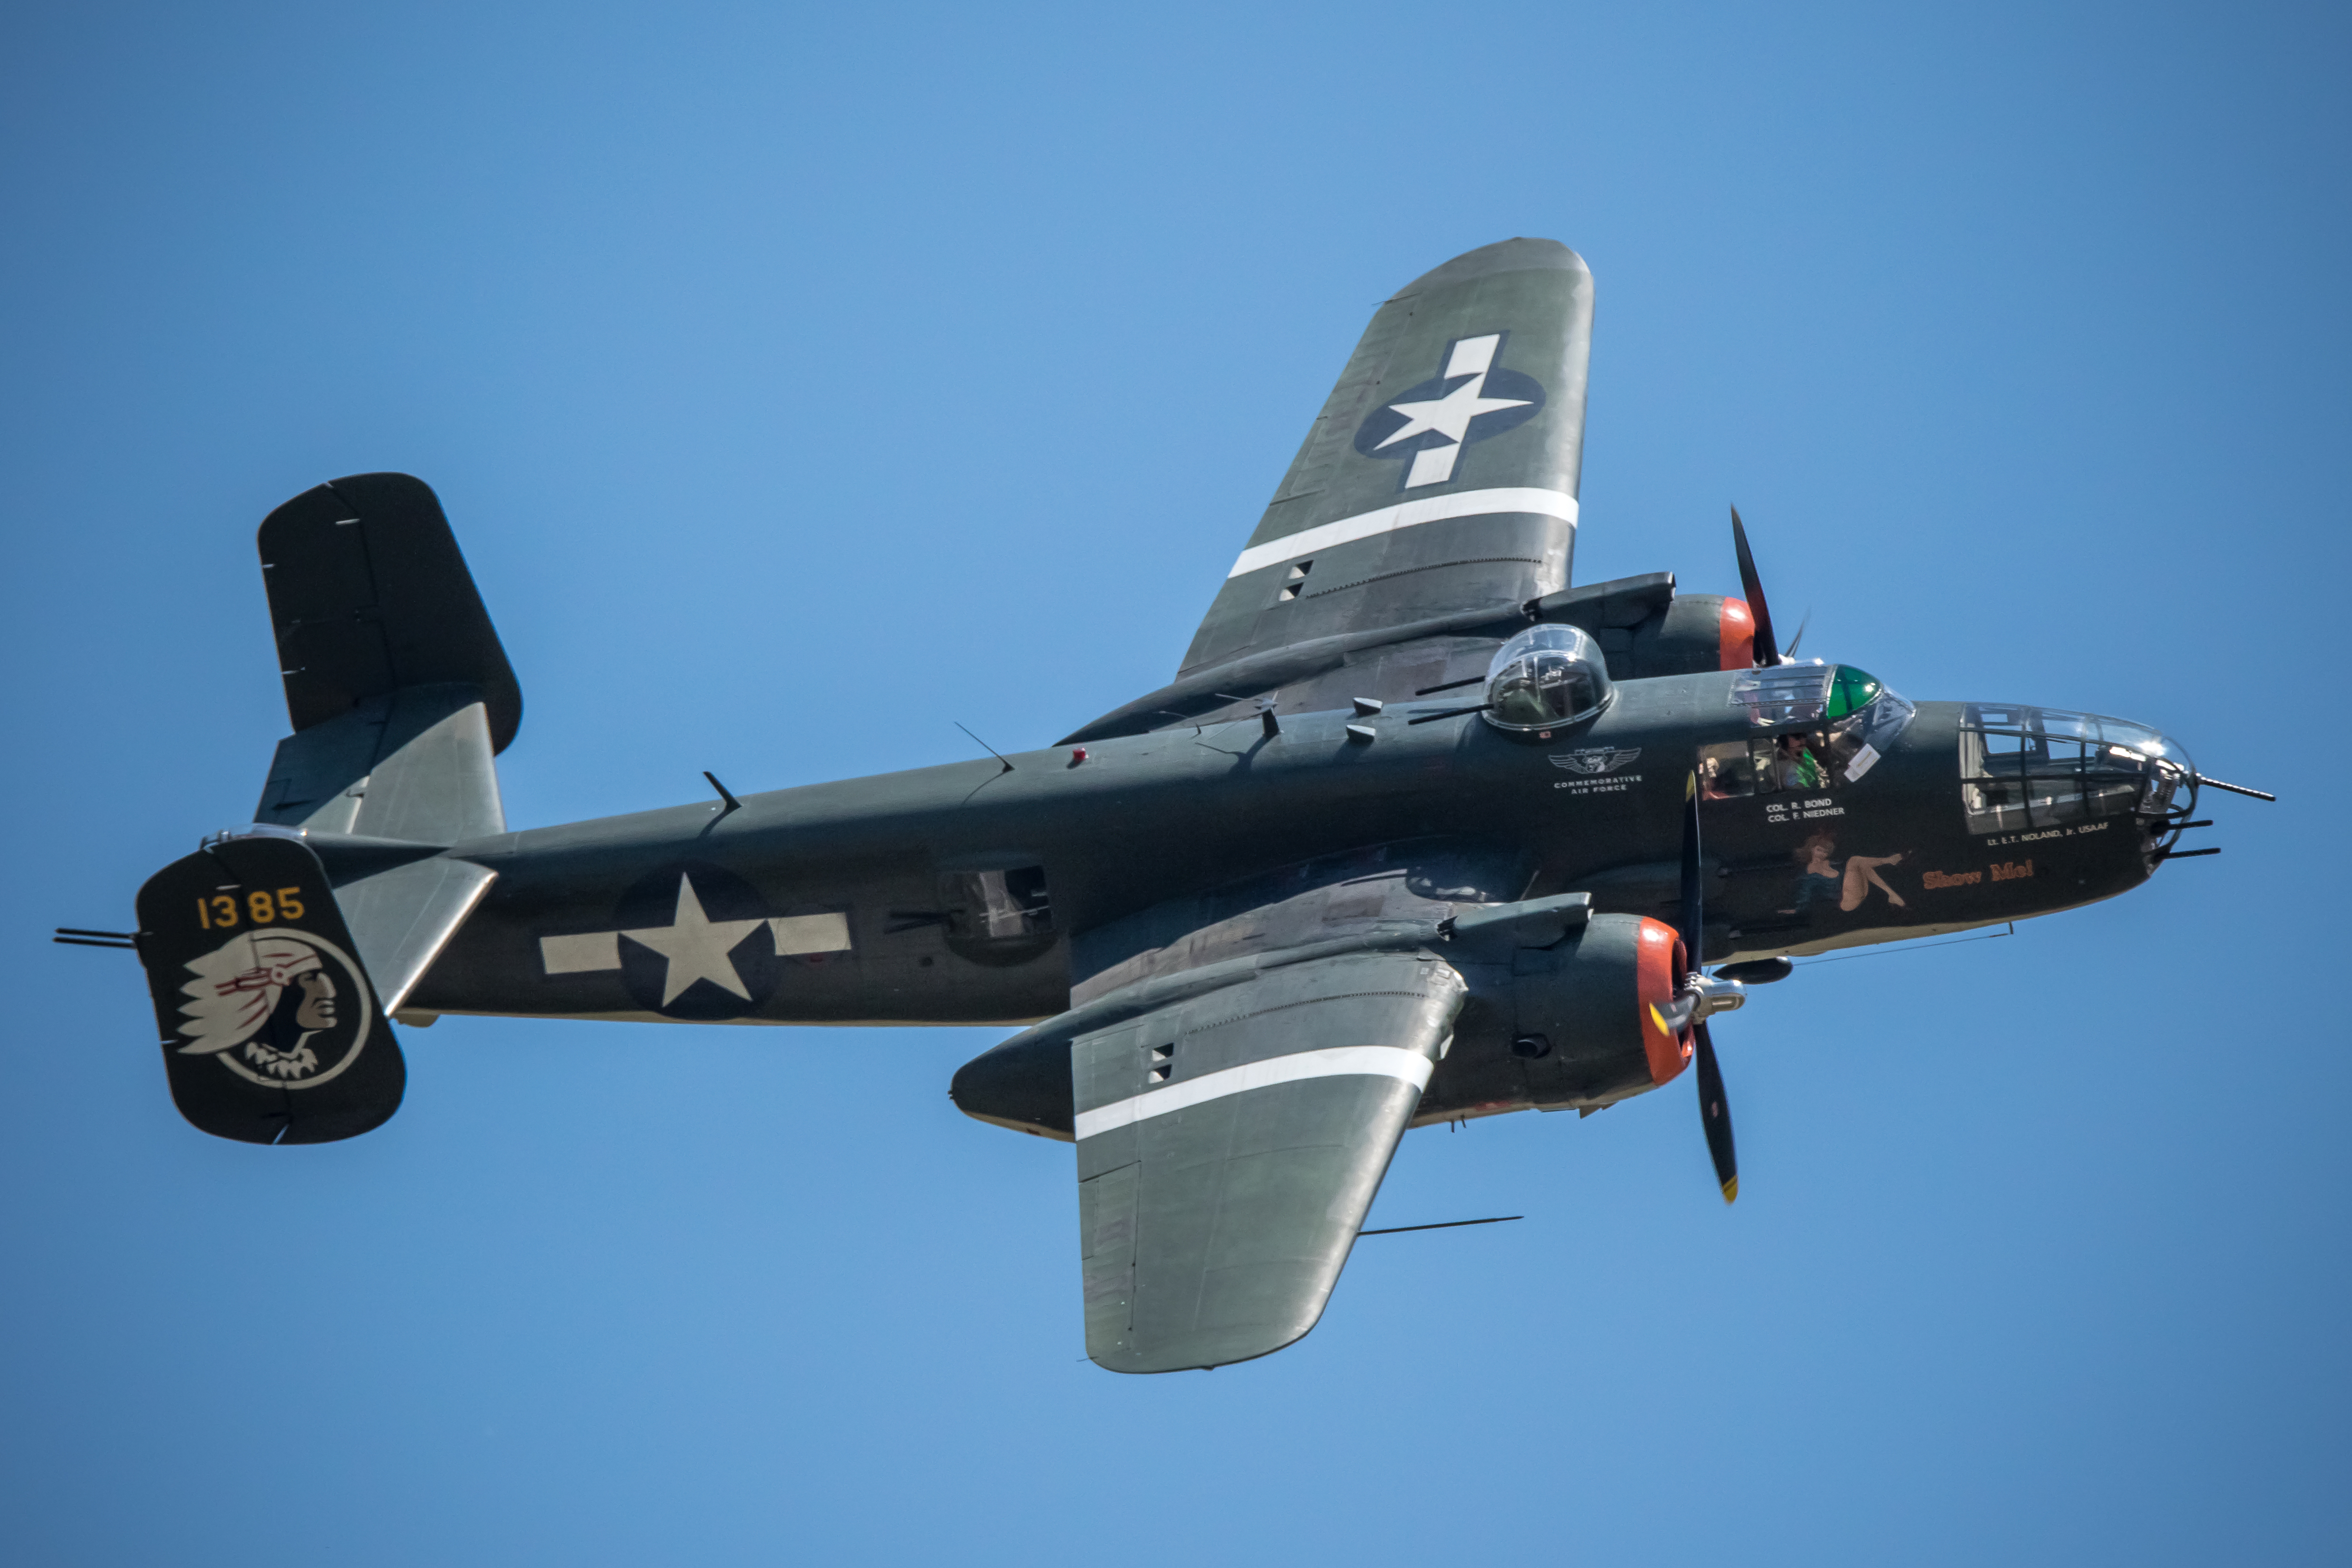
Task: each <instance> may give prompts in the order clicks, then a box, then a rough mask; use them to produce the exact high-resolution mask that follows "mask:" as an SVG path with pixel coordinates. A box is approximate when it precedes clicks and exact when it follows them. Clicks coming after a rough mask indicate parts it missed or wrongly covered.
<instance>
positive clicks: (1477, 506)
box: [1225, 489, 1576, 578]
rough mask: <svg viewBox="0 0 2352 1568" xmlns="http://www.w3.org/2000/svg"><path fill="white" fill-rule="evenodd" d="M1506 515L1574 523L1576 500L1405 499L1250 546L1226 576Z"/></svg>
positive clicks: (1541, 495)
mask: <svg viewBox="0 0 2352 1568" xmlns="http://www.w3.org/2000/svg"><path fill="white" fill-rule="evenodd" d="M1507 511H1531V512H1535V513H1537V514H1538V516H1542V517H1556V518H1559V519H1560V520H1561V521H1565V522H1570V523H1573V522H1574V521H1576V498H1575V497H1574V496H1572V495H1570V494H1569V493H1568V492H1567V491H1566V490H1537V489H1497V490H1458V491H1456V492H1455V493H1454V494H1453V495H1450V496H1432V497H1430V498H1429V499H1428V500H1409V501H1406V502H1404V503H1403V504H1402V505H1401V506H1384V507H1382V508H1381V510H1378V511H1360V512H1358V513H1357V514H1356V515H1355V516H1353V517H1343V518H1341V519H1339V521H1337V522H1326V523H1318V525H1317V526H1315V527H1313V528H1306V529H1301V530H1299V531H1297V533H1287V534H1285V535H1283V536H1282V537H1281V538H1280V539H1269V540H1267V541H1266V542H1265V543H1264V544H1253V545H1251V546H1250V547H1249V548H1248V549H1247V550H1244V551H1243V552H1242V553H1241V559H1240V560H1238V561H1235V562H1234V569H1233V570H1232V571H1230V572H1228V573H1226V574H1225V575H1226V577H1228V578H1234V577H1239V576H1241V575H1243V574H1245V573H1250V572H1262V571H1264V570H1265V568H1266V567H1268V566H1278V565H1280V564H1281V563H1284V562H1285V561H1295V560H1297V558H1298V557H1299V556H1301V555H1313V554H1315V553H1316V552H1318V551H1324V550H1328V549H1330V548H1332V547H1333V546H1334V545H1339V544H1347V543H1350V542H1353V541H1355V540H1359V539H1370V537H1372V535H1374V534H1376V533H1393V532H1394V531H1397V530H1398V529H1400V528H1413V527H1417V526H1418V525H1420V524H1422V523H1424V522H1444V521H1446V520H1447V519H1449V518H1456V517H1486V516H1488V515H1490V514H1492V513H1496V512H1507Z"/></svg>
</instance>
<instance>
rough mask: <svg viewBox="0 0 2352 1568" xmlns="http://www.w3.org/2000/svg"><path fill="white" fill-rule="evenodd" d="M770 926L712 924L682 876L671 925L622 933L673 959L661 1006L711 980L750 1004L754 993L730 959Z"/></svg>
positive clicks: (691, 883)
mask: <svg viewBox="0 0 2352 1568" xmlns="http://www.w3.org/2000/svg"><path fill="white" fill-rule="evenodd" d="M767 923H768V922H767V921H763V920H753V921H714V920H712V919H710V918H709V916H708V915H705V914H704V913H703V912H702V900H700V899H698V898H697V897H695V894H694V879H692V878H690V877H687V876H683V875H681V876H680V877H679V878H678V879H677V919H676V921H674V922H673V923H671V924H669V925H666V926H650V927H647V928H646V930H644V931H623V932H622V933H621V934H622V935H623V936H625V937H627V938H628V939H629V940H630V941H631V942H641V943H643V944H644V945H645V946H646V947H649V948H652V949H653V950H654V951H655V952H658V953H660V954H661V955H662V956H663V957H664V958H666V959H667V960H669V973H668V974H667V976H666V977H664V979H663V981H662V999H661V1005H663V1006H665V1007H667V1006H668V1005H670V1004H671V1003H673V1002H675V1001H677V999H678V997H679V996H681V995H683V994H685V992H686V989H687V987H688V986H689V985H692V984H694V983H695V982H696V981H698V980H708V981H709V982H710V983H711V984H713V985H716V986H718V987H719V989H720V990H722V991H725V992H728V993H730V994H733V995H737V996H740V997H741V998H742V999H743V1000H744V1001H746V1002H749V1001H750V1000H751V993H750V992H749V991H747V990H745V989H744V988H743V977H742V976H741V975H740V974H739V973H736V972H735V963H734V961H733V960H732V959H730V958H729V957H728V956H727V955H728V954H729V953H730V952H734V951H735V946H736V944H737V943H738V942H741V941H742V940H743V939H744V938H745V937H747V936H749V935H751V932H752V931H755V930H757V929H758V928H759V927H761V926H763V925H766V924H767Z"/></svg>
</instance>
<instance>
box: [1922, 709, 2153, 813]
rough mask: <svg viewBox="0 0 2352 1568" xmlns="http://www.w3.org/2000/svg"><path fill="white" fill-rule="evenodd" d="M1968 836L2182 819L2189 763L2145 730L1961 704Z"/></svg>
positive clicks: (2058, 713)
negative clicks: (2121, 820) (2130, 819)
mask: <svg viewBox="0 0 2352 1568" xmlns="http://www.w3.org/2000/svg"><path fill="white" fill-rule="evenodd" d="M1959 760H1960V794H1961V799H1962V803H1963V805H1964V806H1965V808H1966V810H1967V815H1968V821H1969V831H1971V832H1973V833H1978V834H2006V833H2014V832H2024V831H2037V830H2041V829H2045V828H2054V827H2063V826H2068V825H2071V824H2076V823H2084V822H2090V821H2094V820H2097V819H2100V818H2106V817H2127V816H2138V817H2140V818H2143V819H2145V820H2147V822H2149V823H2151V824H2168V823H2177V822H2178V821H2179V820H2180V819H2183V818H2185V817H2187V816H2189V809H2190V807H2191V805H2193V803H2194V802H2195V799H2196V795H2197V784H2198V782H2199V781H2198V775H2197V768H2196V764H2195V763H2192V762H2190V761H2189V753H2188V752H2187V751H2186V750H2185V749H2184V748H2183V747H2182V746H2181V745H2180V744H2179V742H2177V741H2174V740H2172V739H2170V738H2169V737H2168V736H2166V735H2164V734H2162V733H2161V732H2159V731H2156V730H2153V729H2150V728H2149V727H2148V726H2147V725H2146V724H2136V723H2134V722H2132V721H2130V720H2127V719H2111V718H2108V717H2106V716H2105V715H2104V714H2098V713H2079V712H2073V711H2070V710H2064V709H2058V708H2033V707H2027V706H2025V705H2023V704H2021V703H2006V702H1971V703H1969V704H1968V705H1967V706H1966V708H1965V709H1964V710H1962V714H1961V719H1960V759H1959Z"/></svg>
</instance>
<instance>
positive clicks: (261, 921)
mask: <svg viewBox="0 0 2352 1568" xmlns="http://www.w3.org/2000/svg"><path fill="white" fill-rule="evenodd" d="M242 918H243V919H244V920H249V921H252V922H253V923H254V924H255V925H257V926H266V925H275V924H277V923H278V921H299V920H300V919H301V918H302V889H299V888H280V889H278V890H277V891H276V892H275V893H273V892H271V891H270V890H269V889H267V888H257V889H254V890H253V891H252V892H250V893H247V894H246V895H245V907H244V910H243V911H242ZM239 921H240V911H239V910H238V908H237V901H236V900H235V899H234V898H231V897H230V896H229V895H228V894H226V893H215V894H213V895H212V896H211V897H210V898H206V899H198V900H196V924H197V925H199V926H201V927H202V928H204V929H205V931H235V930H236V927H237V925H238V923H239Z"/></svg>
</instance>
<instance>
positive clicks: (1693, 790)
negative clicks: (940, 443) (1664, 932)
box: [1651, 507, 1805, 1203]
mask: <svg viewBox="0 0 2352 1568" xmlns="http://www.w3.org/2000/svg"><path fill="white" fill-rule="evenodd" d="M1731 543H1732V547H1733V548H1734V549H1735V550H1736V551H1738V555H1739V585H1740V589H1741V591H1742V592H1743V593H1745V594H1746V595H1747V596H1748V613H1749V614H1750V615H1751V616H1754V617H1755V622H1756V664H1757V667H1758V668H1764V667H1766V666H1769V665H1776V664H1779V663H1780V644H1779V642H1778V641H1777V640H1776V639H1775V638H1774V637H1773V636H1772V612H1771V609H1770V607H1769V605H1766V604H1765V602H1764V581H1763V579H1762V578H1760V577H1759V576H1758V575H1757V574H1756V556H1755V553H1754V552H1752V551H1750V550H1749V549H1748V527H1747V525H1746V524H1745V523H1743V522H1741V521H1739V509H1738V507H1733V508H1732V509H1731ZM1797 635H1798V636H1799V637H1803V636H1804V635H1805V634H1804V629H1803V628H1802V627H1799V628H1798V631H1797ZM1682 873H1683V874H1682V911H1681V913H1682V919H1681V921H1680V922H1679V924H1680V926H1681V932H1682V939H1683V952H1685V955H1686V956H1687V961H1688V963H1689V964H1690V973H1687V974H1685V976H1684V977H1683V981H1682V984H1681V985H1680V987H1679V988H1677V989H1676V990H1675V996H1674V1000H1673V1001H1671V1002H1669V1003H1667V1004H1666V1005H1664V1006H1663V1007H1653V1008H1652V1009H1651V1012H1652V1015H1653V1016H1654V1020H1655V1022H1656V1023H1657V1025H1658V1026H1659V1027H1660V1028H1662V1029H1664V1031H1665V1032H1666V1033H1667V1034H1669V1035H1675V1036H1679V1035H1681V1033H1682V1032H1683V1031H1684V1030H1685V1029H1688V1030H1689V1031H1690V1032H1691V1045H1692V1054H1693V1057H1694V1061H1693V1064H1692V1065H1693V1066H1694V1067H1695V1068H1696V1069H1697V1070H1696V1073H1695V1074H1694V1075H1693V1076H1695V1077H1696V1079H1697V1080H1698V1115H1699V1125H1700V1127H1701V1128H1702V1129H1703V1130H1704V1131H1706V1152H1707V1157H1708V1158H1709V1159H1711V1160H1713V1161H1714V1162H1715V1179H1716V1183H1717V1185H1718V1186H1720V1187H1721V1188H1722V1189H1723V1201H1724V1202H1725V1203H1730V1202H1732V1201H1733V1200H1735V1199H1737V1198H1738V1196H1739V1158H1738V1153H1737V1152H1735V1150H1734V1149H1733V1146H1732V1141H1731V1100H1730V1099H1729V1097H1728V1096H1727V1094H1726V1093H1725V1092H1724V1088H1723V1065H1722V1063H1721V1062H1719V1061H1717V1059H1716V1055H1715V1040H1714V1039H1713V1037H1711V1036H1710V1035H1709V1034H1708V1033H1707V1026H1706V1021H1707V1019H1708V1018H1710V1017H1711V1016H1714V1015H1716V1014H1717V1013H1728V1012H1731V1011H1733V1010H1734V1009H1736V1008H1738V1007H1742V1006H1745V1005H1747V1002H1748V992H1747V988H1746V987H1745V986H1743V985H1742V984H1740V983H1739V982H1738V981H1737V980H1720V979H1717V977H1715V976H1714V975H1711V974H1709V973H1706V970H1705V969H1704V968H1702V967H1701V964H1702V963H1703V962H1704V960H1705V957H1706V945H1705V944H1706V889H1704V887H1703V886H1702V885H1701V881H1700V876H1701V872H1700V866H1699V839H1698V775H1697V774H1696V773H1692V774H1690V775H1689V777H1688V779H1687V782H1686V783H1685V784H1684V787H1683V865H1682Z"/></svg>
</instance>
